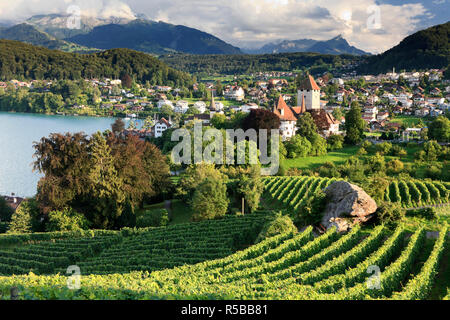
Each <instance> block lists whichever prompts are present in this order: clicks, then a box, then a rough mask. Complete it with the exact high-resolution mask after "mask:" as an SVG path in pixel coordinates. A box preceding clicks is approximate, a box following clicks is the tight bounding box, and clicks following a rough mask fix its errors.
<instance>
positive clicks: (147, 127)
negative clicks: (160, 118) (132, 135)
mask: <svg viewBox="0 0 450 320" xmlns="http://www.w3.org/2000/svg"><path fill="white" fill-rule="evenodd" d="M154 125H155V121H153V118H151V117H147V118H146V119H145V120H144V124H143V125H142V129H144V130H150V129H151V128H152V127H153V126H154Z"/></svg>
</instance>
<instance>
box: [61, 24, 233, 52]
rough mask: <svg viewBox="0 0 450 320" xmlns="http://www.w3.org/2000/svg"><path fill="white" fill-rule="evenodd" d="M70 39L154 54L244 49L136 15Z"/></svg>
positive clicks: (88, 43) (97, 46) (80, 43)
mask: <svg viewBox="0 0 450 320" xmlns="http://www.w3.org/2000/svg"><path fill="white" fill-rule="evenodd" d="M67 40H68V41H71V42H74V43H77V44H79V45H83V46H88V47H95V48H100V49H112V48H128V49H133V50H138V51H143V52H147V53H153V54H166V53H174V52H181V53H190V54H239V53H241V50H240V49H239V48H237V47H234V46H232V45H230V44H228V43H226V42H224V41H222V40H220V39H219V38H217V37H215V36H213V35H211V34H208V33H206V32H203V31H199V30H197V29H193V28H189V27H185V26H181V25H173V24H169V23H165V22H154V21H148V20H142V19H137V20H134V21H132V22H130V23H127V24H122V25H118V24H109V25H104V26H98V27H95V28H94V29H93V30H92V31H90V32H89V33H87V34H79V35H76V36H74V37H72V38H69V39H67Z"/></svg>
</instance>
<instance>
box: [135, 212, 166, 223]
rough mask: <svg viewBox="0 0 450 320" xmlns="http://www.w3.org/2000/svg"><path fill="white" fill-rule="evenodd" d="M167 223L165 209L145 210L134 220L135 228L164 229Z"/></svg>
mask: <svg viewBox="0 0 450 320" xmlns="http://www.w3.org/2000/svg"><path fill="white" fill-rule="evenodd" d="M168 223H169V213H168V212H167V210H166V209H154V210H147V211H145V213H144V214H142V215H140V216H138V217H137V218H136V227H138V228H147V227H164V226H167V225H168Z"/></svg>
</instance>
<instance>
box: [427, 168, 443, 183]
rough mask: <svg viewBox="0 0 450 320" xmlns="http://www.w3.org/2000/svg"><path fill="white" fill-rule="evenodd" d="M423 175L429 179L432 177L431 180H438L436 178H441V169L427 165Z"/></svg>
mask: <svg viewBox="0 0 450 320" xmlns="http://www.w3.org/2000/svg"><path fill="white" fill-rule="evenodd" d="M425 176H426V177H427V178H430V179H433V180H438V179H440V178H441V169H439V168H438V167H436V166H429V167H427V169H426V170H425Z"/></svg>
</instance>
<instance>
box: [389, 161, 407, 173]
mask: <svg viewBox="0 0 450 320" xmlns="http://www.w3.org/2000/svg"><path fill="white" fill-rule="evenodd" d="M386 165H387V172H388V173H389V174H398V173H400V172H402V171H403V168H404V167H405V166H404V165H403V162H401V161H400V160H397V159H394V160H391V161H389V162H388V163H387V164H386Z"/></svg>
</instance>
